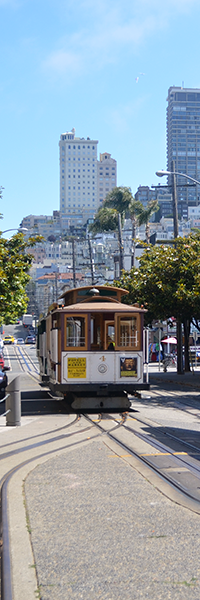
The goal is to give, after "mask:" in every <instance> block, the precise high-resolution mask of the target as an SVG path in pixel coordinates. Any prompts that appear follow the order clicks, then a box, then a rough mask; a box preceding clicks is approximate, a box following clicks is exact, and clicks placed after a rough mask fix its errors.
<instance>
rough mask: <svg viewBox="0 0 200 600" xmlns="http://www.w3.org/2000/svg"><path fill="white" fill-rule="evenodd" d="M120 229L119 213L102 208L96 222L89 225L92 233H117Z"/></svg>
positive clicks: (97, 214)
mask: <svg viewBox="0 0 200 600" xmlns="http://www.w3.org/2000/svg"><path fill="white" fill-rule="evenodd" d="M117 228H118V213H117V210H116V209H114V208H107V207H103V206H102V207H101V208H99V210H98V212H97V213H96V215H95V218H94V222H93V223H91V224H90V225H89V231H91V233H93V234H96V233H103V232H104V231H116V230H117Z"/></svg>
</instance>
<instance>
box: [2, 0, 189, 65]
mask: <svg viewBox="0 0 200 600" xmlns="http://www.w3.org/2000/svg"><path fill="white" fill-rule="evenodd" d="M0 1H1V0H0ZM198 2H199V0H165V3H164V4H163V3H161V2H160V0H140V2H139V3H138V2H134V1H130V2H129V1H128V2H127V3H125V5H124V4H123V3H122V1H121V0H118V1H117V0H115V2H114V0H110V3H109V5H108V4H107V3H106V2H105V1H104V0H101V1H100V2H98V0H97V2H96V3H94V2H93V0H92V1H91V0H80V1H79V2H78V3H76V14H79V16H80V18H81V15H82V14H84V21H83V22H84V26H81V25H80V28H78V26H77V29H76V30H75V32H72V33H71V35H70V34H69V32H68V34H67V36H66V38H63V39H61V40H59V42H58V48H57V49H56V50H55V51H52V52H51V53H50V54H49V56H47V57H46V59H45V60H44V61H43V64H42V68H43V69H44V70H46V71H48V72H50V71H52V74H54V75H56V73H57V75H58V76H59V75H61V74H64V73H65V74H67V73H70V72H72V71H73V73H77V72H80V71H81V72H84V73H85V72H87V71H88V70H91V69H94V68H96V69H101V68H103V67H104V66H105V65H106V64H109V62H110V63H115V62H117V61H118V57H119V55H120V53H122V52H123V50H124V49H126V50H127V49H128V50H129V51H131V52H132V53H133V54H134V53H137V52H138V49H139V48H140V47H141V45H142V44H143V43H144V42H145V43H146V41H147V40H148V39H149V38H151V37H152V36H153V35H155V33H156V34H157V33H158V32H160V31H165V30H167V29H168V28H169V26H170V20H171V18H173V19H174V17H175V14H176V15H177V13H179V14H182V13H184V12H185V11H186V10H187V11H189V9H192V7H194V5H195V4H197V3H198ZM66 6H67V5H66ZM74 16H75V14H74ZM87 17H88V18H87ZM66 19H67V17H66ZM66 22H67V21H66ZM75 23H76V20H75Z"/></svg>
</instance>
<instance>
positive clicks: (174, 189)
mask: <svg viewBox="0 0 200 600" xmlns="http://www.w3.org/2000/svg"><path fill="white" fill-rule="evenodd" d="M171 172H172V201H173V221H174V238H177V237H178V207H177V187H176V175H175V162H174V160H172V162H171Z"/></svg>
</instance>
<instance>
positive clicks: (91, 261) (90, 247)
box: [88, 233, 94, 285]
mask: <svg viewBox="0 0 200 600" xmlns="http://www.w3.org/2000/svg"><path fill="white" fill-rule="evenodd" d="M88 247H89V257H90V270H91V279H92V285H94V262H93V258H92V245H91V239H90V234H89V233H88Z"/></svg>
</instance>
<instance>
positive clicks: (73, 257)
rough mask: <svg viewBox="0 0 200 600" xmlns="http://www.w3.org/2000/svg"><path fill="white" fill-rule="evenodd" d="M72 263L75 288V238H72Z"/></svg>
mask: <svg viewBox="0 0 200 600" xmlns="http://www.w3.org/2000/svg"><path fill="white" fill-rule="evenodd" d="M72 264H73V284H74V288H75V287H76V268H75V243H74V238H72Z"/></svg>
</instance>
